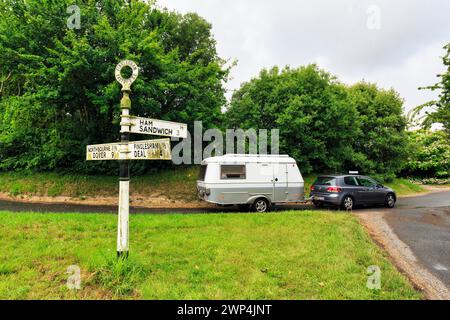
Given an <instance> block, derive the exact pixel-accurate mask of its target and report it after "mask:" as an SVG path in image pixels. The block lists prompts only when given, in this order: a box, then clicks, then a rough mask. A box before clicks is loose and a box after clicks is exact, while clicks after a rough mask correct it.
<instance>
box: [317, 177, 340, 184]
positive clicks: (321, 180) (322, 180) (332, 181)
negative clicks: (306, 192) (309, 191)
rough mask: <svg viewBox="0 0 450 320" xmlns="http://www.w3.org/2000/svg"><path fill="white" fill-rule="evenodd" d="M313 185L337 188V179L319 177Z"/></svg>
mask: <svg viewBox="0 0 450 320" xmlns="http://www.w3.org/2000/svg"><path fill="white" fill-rule="evenodd" d="M313 185H320V186H335V185H336V178H335V177H318V178H317V179H316V181H314V183H313Z"/></svg>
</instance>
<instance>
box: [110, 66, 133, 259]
mask: <svg viewBox="0 0 450 320" xmlns="http://www.w3.org/2000/svg"><path fill="white" fill-rule="evenodd" d="M124 67H130V68H131V69H132V71H133V73H132V75H131V77H130V78H128V79H125V78H123V77H122V74H121V71H122V69H123V68H124ZM138 74H139V69H138V66H137V65H136V63H134V62H133V61H131V60H125V61H122V62H120V63H119V64H118V65H117V67H116V72H115V75H116V79H117V81H118V82H119V83H120V84H121V85H122V93H123V97H122V100H121V101H120V108H121V110H122V115H121V118H122V120H121V123H120V128H121V129H120V137H121V139H120V149H119V152H120V158H119V159H120V160H119V161H120V176H119V178H120V179H119V180H120V181H119V217H118V229H117V256H118V257H123V258H127V257H128V251H129V244H128V240H129V216H130V165H129V153H130V150H129V142H130V125H131V124H130V123H129V116H130V109H131V99H130V93H131V85H132V84H133V82H134V81H135V80H136V79H137V77H138Z"/></svg>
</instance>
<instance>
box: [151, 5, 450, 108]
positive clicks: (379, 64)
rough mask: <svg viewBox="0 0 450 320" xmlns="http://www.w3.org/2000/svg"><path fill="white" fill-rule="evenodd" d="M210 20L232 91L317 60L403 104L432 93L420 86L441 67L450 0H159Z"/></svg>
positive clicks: (448, 34) (447, 35)
mask: <svg viewBox="0 0 450 320" xmlns="http://www.w3.org/2000/svg"><path fill="white" fill-rule="evenodd" d="M157 1H158V2H157V3H158V5H159V6H160V7H167V8H168V9H169V10H176V11H179V12H181V13H186V12H197V13H198V14H200V15H201V16H202V17H204V18H205V19H206V20H208V21H209V22H211V23H212V26H213V33H214V37H215V39H216V40H217V47H218V51H219V54H220V56H221V57H223V58H226V59H237V61H238V64H237V66H236V67H234V68H233V71H232V77H233V80H232V81H231V82H230V83H228V84H227V88H228V89H229V90H230V92H229V94H228V97H229V96H230V94H231V92H232V91H233V90H235V89H237V88H239V86H240V84H241V83H242V82H245V81H248V80H250V79H251V78H252V77H255V76H257V75H258V73H259V71H260V70H261V69H262V68H270V67H272V66H274V65H278V66H285V65H290V66H292V67H297V66H300V65H305V64H309V63H314V62H315V63H317V64H318V65H319V66H320V67H322V68H324V69H326V70H327V71H329V72H331V73H333V74H334V75H336V76H337V77H338V78H339V79H340V80H341V81H343V82H345V83H349V84H351V83H354V82H356V81H359V80H362V79H364V80H366V81H369V82H375V83H377V84H378V85H379V86H381V87H383V88H391V87H393V88H394V89H396V90H397V91H398V92H400V94H401V96H402V97H403V98H404V99H405V108H406V109H407V110H409V109H410V108H412V107H414V106H417V105H419V104H422V103H424V102H426V101H428V100H431V99H433V98H435V97H436V95H437V93H432V92H428V91H418V90H417V88H418V87H421V86H426V85H431V84H434V83H436V82H437V80H438V79H437V78H436V74H438V73H441V72H442V71H443V70H444V67H443V65H442V59H441V58H440V57H441V56H442V55H443V54H444V50H443V49H442V47H443V46H444V44H446V43H449V42H450V1H448V0H421V1H419V0H394V1H393V0H369V1H366V0H314V1H312V0H309V1H304V0H277V1H274V0H272V1H267V0H157Z"/></svg>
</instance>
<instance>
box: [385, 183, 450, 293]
mask: <svg viewBox="0 0 450 320" xmlns="http://www.w3.org/2000/svg"><path fill="white" fill-rule="evenodd" d="M384 219H385V220H386V222H387V223H388V224H389V226H390V227H391V229H392V230H393V231H394V232H395V234H396V235H397V236H398V238H400V240H402V241H403V242H404V243H405V244H407V245H408V246H409V247H410V249H411V250H412V252H413V253H414V255H415V256H416V257H417V259H418V260H419V263H421V264H422V265H423V266H424V267H425V268H426V269H428V270H429V271H430V272H431V273H432V274H434V275H435V276H436V277H437V278H438V279H440V280H441V281H442V282H443V283H444V284H445V285H446V286H447V287H448V288H450V191H446V192H439V193H432V194H429V195H425V196H419V197H413V198H403V199H400V200H399V202H398V206H397V208H396V209H394V210H386V211H385V214H384Z"/></svg>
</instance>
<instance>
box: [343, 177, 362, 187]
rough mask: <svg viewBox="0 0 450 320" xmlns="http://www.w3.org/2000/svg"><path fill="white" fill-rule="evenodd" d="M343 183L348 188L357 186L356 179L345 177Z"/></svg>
mask: <svg viewBox="0 0 450 320" xmlns="http://www.w3.org/2000/svg"><path fill="white" fill-rule="evenodd" d="M344 183H345V184H346V185H348V186H359V184H358V181H357V180H356V177H345V178H344Z"/></svg>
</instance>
